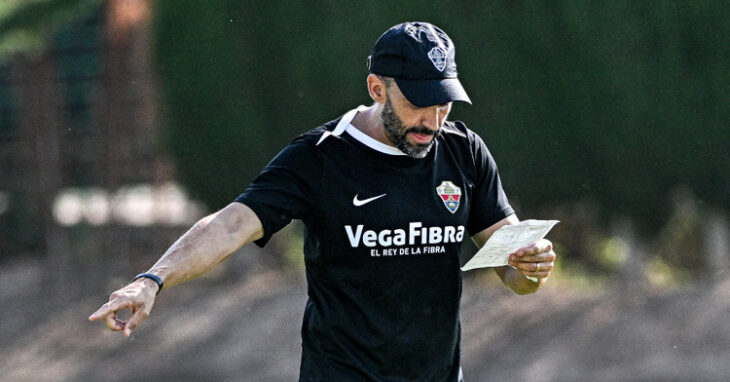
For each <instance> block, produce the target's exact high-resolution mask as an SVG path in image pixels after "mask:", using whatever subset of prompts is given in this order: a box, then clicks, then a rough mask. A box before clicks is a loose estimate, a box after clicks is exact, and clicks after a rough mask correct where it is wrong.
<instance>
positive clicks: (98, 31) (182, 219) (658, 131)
mask: <svg viewBox="0 0 730 382" xmlns="http://www.w3.org/2000/svg"><path fill="white" fill-rule="evenodd" d="M406 20H411V21H416V20H423V21H429V22H432V23H434V24H436V25H438V26H440V27H441V28H443V29H444V30H445V31H446V32H447V33H448V34H449V35H450V37H451V38H452V39H453V40H454V41H455V44H456V47H457V62H458V64H459V72H460V77H461V79H462V83H463V84H464V86H465V88H466V89H467V91H468V92H469V94H470V97H471V99H472V101H473V103H474V105H473V106H469V105H463V104H456V105H455V106H454V110H453V111H452V114H451V118H452V119H458V120H463V121H465V122H466V123H467V125H468V126H469V127H470V128H471V129H473V130H475V131H476V132H477V133H479V134H480V135H481V136H482V137H483V138H484V140H485V141H486V142H487V145H488V146H489V148H490V150H491V152H492V154H493V155H494V157H495V158H496V160H497V163H498V164H499V166H500V173H501V176H502V181H503V184H504V187H505V189H506V191H507V193H508V196H509V197H510V200H511V202H512V203H513V205H514V206H515V207H516V209H517V212H518V216H520V217H521V218H522V219H527V218H543V219H559V220H561V223H560V224H559V225H558V226H557V227H556V228H555V229H554V230H553V231H552V232H551V233H550V234H549V238H550V239H552V240H553V242H554V243H555V245H556V248H557V251H558V254H559V261H558V269H557V270H556V271H555V272H554V274H553V276H552V277H551V280H550V282H549V283H548V284H547V286H546V287H545V288H544V289H543V290H541V291H540V292H538V293H537V294H535V295H530V296H516V295H513V294H511V293H510V292H508V291H506V290H505V289H504V288H502V287H500V286H499V285H498V281H497V279H496V278H495V277H494V276H493V275H492V273H491V272H489V271H484V270H482V271H472V272H468V273H465V274H464V277H465V287H464V298H463V301H462V306H463V315H462V321H463V329H464V343H463V358H464V360H463V366H464V374H465V376H466V378H467V380H468V381H486V380H507V381H522V380H528V379H529V380H531V381H585V380H591V381H726V380H728V379H729V378H730V362H729V361H730V321H728V320H727V315H728V313H730V293H729V292H727V291H728V289H729V288H728V287H730V283H729V282H728V281H727V280H726V274H727V272H728V269H729V268H730V253H729V249H730V244H729V243H730V229H729V228H728V227H729V226H728V212H729V210H730V191H728V190H730V171H728V169H729V168H730V155H729V154H728V148H729V145H728V142H730V126H729V125H730V108H729V107H728V106H730V71H729V70H728V63H730V49H728V47H729V46H730V34H728V33H726V32H725V31H726V29H727V26H728V25H730V5H727V4H726V3H724V2H717V1H711V0H697V1H691V2H684V1H663V2H635V1H613V2H604V1H593V0H586V1H582V2H567V1H545V2H537V1H483V2H471V1H454V2H448V1H417V2H416V1H399V2H369V3H367V2H347V1H345V2H336V1H312V2H303V1H273V2H260V1H247V0H218V1H206V2H197V1H162V0H160V1H152V0H24V1H21V0H2V2H0V344H2V345H0V379H2V380H4V381H5V380H9V381H126V380H132V379H135V380H142V381H147V380H150V381H151V380H155V381H167V380H175V381H239V380H244V381H292V380H296V378H297V375H298V366H299V356H300V343H301V342H300V338H299V326H300V323H301V314H302V312H303V308H304V304H305V302H306V287H305V282H304V280H303V269H302V260H301V242H302V239H301V235H302V227H301V225H300V224H298V223H296V222H295V223H294V224H292V226H291V227H289V228H288V229H286V230H284V231H283V232H281V233H279V234H278V235H277V236H275V240H274V241H273V242H272V243H271V244H270V245H268V246H267V248H265V249H263V250H261V249H258V248H253V247H251V248H249V247H244V248H243V249H241V250H240V251H239V252H240V253H236V254H234V255H233V256H232V257H231V258H230V259H229V260H228V261H227V262H226V263H224V264H223V265H222V266H220V267H219V269H216V270H215V271H213V272H212V273H211V274H209V275H206V276H204V277H202V278H201V279H199V280H195V281H193V282H191V283H189V284H187V285H185V286H182V287H179V288H173V289H170V290H167V291H165V293H163V294H162V295H161V298H160V299H158V302H157V305H156V307H155V310H154V311H153V314H152V316H151V317H150V318H149V319H148V320H147V321H145V323H144V324H143V325H142V326H141V327H140V328H139V329H138V330H137V332H135V334H134V335H133V337H132V339H131V340H128V339H124V338H122V336H121V335H118V334H116V333H110V332H107V331H106V329H105V327H104V325H103V324H98V323H94V324H91V323H88V322H87V321H86V317H88V315H89V314H91V313H92V312H93V311H94V310H96V309H97V307H98V306H99V305H101V304H102V303H104V302H105V301H106V299H107V297H108V295H109V293H111V292H112V291H113V290H115V289H117V288H119V287H121V286H123V285H125V284H126V283H127V282H128V281H129V280H130V278H131V277H133V275H135V274H136V273H139V272H142V271H144V270H146V269H147V268H148V267H149V266H150V265H151V264H152V263H154V261H155V260H156V259H157V258H158V257H159V256H160V255H161V254H162V252H164V250H165V249H166V248H167V247H168V246H169V245H170V244H171V243H172V242H173V241H174V240H175V239H176V238H177V237H178V236H179V235H181V234H182V233H183V232H185V230H186V229H187V228H188V227H190V226H191V225H192V224H193V223H194V222H195V221H196V220H197V219H199V218H200V217H202V216H204V215H206V214H207V213H210V212H213V211H215V210H217V209H220V208H222V207H223V206H225V205H226V204H228V203H229V202H230V201H232V200H233V199H234V198H235V197H236V196H238V194H239V193H240V192H242V191H243V190H244V188H245V187H246V185H247V184H248V183H249V182H250V181H251V180H252V179H253V177H255V176H256V175H257V174H258V172H259V171H260V170H261V168H263V166H265V165H266V163H267V162H268V161H269V160H270V159H271V158H272V157H273V156H274V155H275V154H276V153H277V152H278V151H279V150H280V149H281V148H282V147H283V146H285V145H286V144H287V143H288V142H289V141H290V140H291V139H292V138H294V137H295V136H296V135H298V134H301V133H303V132H305V131H307V130H309V129H311V128H313V127H316V126H317V125H320V124H322V123H324V122H326V121H329V120H332V119H334V118H336V117H338V116H339V115H341V114H342V113H344V112H346V111H347V110H350V109H351V108H353V107H355V106H357V105H359V104H369V102H370V100H369V97H368V95H367V91H366V87H365V78H366V76H367V69H366V65H365V59H366V57H367V56H368V54H369V52H370V49H371V48H372V45H373V43H374V42H375V40H376V39H377V38H378V37H379V36H380V34H381V33H383V32H384V31H385V30H386V29H387V28H389V27H390V26H392V25H394V24H397V23H399V22H402V21H406ZM475 250H476V249H475V248H474V247H473V245H471V244H465V259H464V260H466V258H468V257H469V256H471V255H473V253H474V252H475Z"/></svg>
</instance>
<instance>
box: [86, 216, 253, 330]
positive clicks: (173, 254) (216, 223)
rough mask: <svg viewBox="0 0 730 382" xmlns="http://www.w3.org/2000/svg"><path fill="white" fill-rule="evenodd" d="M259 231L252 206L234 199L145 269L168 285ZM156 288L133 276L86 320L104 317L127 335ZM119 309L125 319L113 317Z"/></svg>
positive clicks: (207, 266) (195, 274)
mask: <svg viewBox="0 0 730 382" xmlns="http://www.w3.org/2000/svg"><path fill="white" fill-rule="evenodd" d="M263 235H264V230H263V226H262V225H261V221H260V220H259V218H258V216H256V214H255V213H254V212H253V210H251V209H250V208H249V207H248V206H246V205H244V204H241V203H237V202H234V203H231V204H229V205H228V206H226V207H225V208H223V209H222V210H220V211H218V212H216V213H213V214H211V215H209V216H206V217H204V218H202V219H200V221H198V222H197V223H195V225H194V226H193V227H192V228H191V229H190V230H189V231H188V232H186V233H185V234H184V235H183V236H182V237H180V239H178V240H177V241H176V242H175V243H174V244H173V245H172V246H170V248H169V249H168V250H167V251H166V252H165V254H164V255H162V257H161V258H160V259H159V260H158V261H157V262H156V263H155V265H153V266H152V268H150V269H149V271H147V273H152V274H155V275H157V276H158V277H160V278H161V279H162V281H163V283H164V285H165V287H171V286H173V285H176V284H180V283H183V282H185V281H188V280H191V279H193V278H195V277H198V276H200V275H203V274H205V273H206V272H208V271H210V270H211V269H213V268H214V267H215V266H216V265H217V264H218V263H220V262H222V261H223V260H225V259H226V258H227V257H228V256H229V255H230V254H231V253H233V252H234V251H235V250H236V249H238V248H240V247H241V246H242V245H244V244H247V243H250V242H252V241H255V240H257V239H260V238H261V237H263ZM157 292H158V286H157V284H156V283H155V282H154V281H152V280H150V279H147V278H140V279H137V280H135V281H133V282H132V283H130V284H128V285H127V286H125V287H123V288H121V289H119V290H117V291H116V292H114V293H112V294H111V296H110V297H109V302H107V303H106V304H104V305H102V307H101V308H100V309H99V310H97V311H96V312H95V313H94V314H92V315H91V316H90V317H89V320H91V321H95V320H99V319H104V322H105V323H106V325H107V326H108V327H109V329H111V330H112V331H120V330H121V331H123V332H124V335H125V336H129V335H130V334H131V333H132V330H134V329H135V328H136V326H137V325H138V324H139V323H140V322H141V321H142V320H144V319H145V318H147V316H148V315H149V313H150V311H151V310H152V305H153V304H154V301H155V297H156V294H157ZM122 309H130V310H131V311H132V316H131V317H130V318H129V320H128V321H127V322H124V321H121V320H119V319H117V312H118V311H120V310H122Z"/></svg>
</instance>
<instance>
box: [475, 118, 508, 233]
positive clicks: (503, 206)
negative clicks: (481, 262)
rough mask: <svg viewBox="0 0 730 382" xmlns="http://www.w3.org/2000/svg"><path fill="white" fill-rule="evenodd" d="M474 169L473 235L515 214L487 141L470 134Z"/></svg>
mask: <svg viewBox="0 0 730 382" xmlns="http://www.w3.org/2000/svg"><path fill="white" fill-rule="evenodd" d="M468 135H469V141H470V146H471V152H472V158H473V159H474V166H475V175H476V177H475V185H474V191H473V194H472V199H473V200H472V206H471V212H470V214H469V223H468V224H467V230H468V231H469V234H471V235H474V234H476V233H478V232H481V231H483V230H484V229H486V228H489V227H490V226H492V225H493V224H495V223H497V222H498V221H500V220H502V219H504V218H505V217H507V216H509V215H511V214H513V213H514V209H513V208H512V206H510V204H509V201H508V200H507V195H505V193H504V190H503V189H502V181H501V180H500V178H499V171H497V163H496V162H495V161H494V158H492V154H491V153H490V152H489V150H488V149H487V145H486V144H485V143H484V141H483V140H482V139H481V138H480V137H479V136H478V135H477V134H475V133H474V132H472V131H468Z"/></svg>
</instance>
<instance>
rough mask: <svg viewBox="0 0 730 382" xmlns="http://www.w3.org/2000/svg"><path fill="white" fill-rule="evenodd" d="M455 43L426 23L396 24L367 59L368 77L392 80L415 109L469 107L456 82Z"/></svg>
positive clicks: (467, 99)
mask: <svg viewBox="0 0 730 382" xmlns="http://www.w3.org/2000/svg"><path fill="white" fill-rule="evenodd" d="M454 56H455V49H454V43H453V42H452V41H451V39H450V38H449V36H447V35H446V33H445V32H444V31H442V30H441V29H439V28H438V27H437V26H434V25H432V24H429V23H426V22H406V23H402V24H398V25H396V26H394V27H392V28H390V29H388V30H387V31H386V32H385V33H383V35H382V36H380V38H378V41H376V42H375V46H373V51H372V53H371V54H370V57H368V69H369V70H370V73H373V74H379V75H382V76H386V77H393V78H394V79H395V82H396V83H397V84H398V88H400V90H401V92H402V93H403V95H405V96H406V98H407V99H408V101H410V102H411V103H412V104H413V105H415V106H418V107H426V106H433V105H440V104H443V103H447V102H450V101H464V102H468V103H471V100H470V99H469V96H468V95H466V91H465V90H464V87H462V86H461V82H459V79H458V78H457V73H456V61H455V60H454Z"/></svg>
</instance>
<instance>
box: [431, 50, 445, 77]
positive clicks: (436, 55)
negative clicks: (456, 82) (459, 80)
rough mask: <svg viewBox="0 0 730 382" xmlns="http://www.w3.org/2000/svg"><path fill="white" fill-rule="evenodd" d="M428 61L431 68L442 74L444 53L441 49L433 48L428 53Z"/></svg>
mask: <svg viewBox="0 0 730 382" xmlns="http://www.w3.org/2000/svg"><path fill="white" fill-rule="evenodd" d="M428 59H429V60H431V62H432V63H433V66H435V67H436V69H438V71H439V72H443V71H444V68H446V51H445V50H444V49H443V48H441V47H438V46H437V47H435V48H433V49H431V50H430V51H429V52H428Z"/></svg>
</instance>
